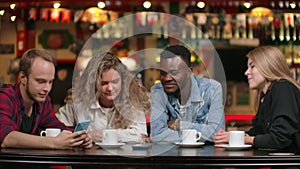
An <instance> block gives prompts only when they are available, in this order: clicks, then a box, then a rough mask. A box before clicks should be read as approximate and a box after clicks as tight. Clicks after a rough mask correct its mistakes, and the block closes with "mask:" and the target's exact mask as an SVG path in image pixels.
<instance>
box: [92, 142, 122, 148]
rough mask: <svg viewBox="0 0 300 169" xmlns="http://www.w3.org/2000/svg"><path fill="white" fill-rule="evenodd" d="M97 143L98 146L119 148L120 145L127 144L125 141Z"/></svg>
mask: <svg viewBox="0 0 300 169" xmlns="http://www.w3.org/2000/svg"><path fill="white" fill-rule="evenodd" d="M95 144H97V145H98V146H100V147H102V148H119V147H121V146H123V145H125V143H117V144H103V143H102V142H96V143H95Z"/></svg>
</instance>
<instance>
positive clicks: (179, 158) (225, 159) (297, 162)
mask: <svg viewBox="0 0 300 169" xmlns="http://www.w3.org/2000/svg"><path fill="white" fill-rule="evenodd" d="M0 150H1V152H0V165H10V164H18V165H29V164H30V165H32V164H33V165H71V166H79V167H80V168H86V167H92V168H107V167H118V168H128V167H138V168H140V167H146V168H214V167H216V168H218V167H239V168H243V167H272V166H279V167H280V166H300V155H286V154H275V155H272V154H270V153H272V152H270V151H267V150H256V149H253V148H249V149H245V150H235V151H231V150H230V151H229V150H226V149H224V148H216V147H214V146H213V145H204V146H200V147H196V148H183V147H179V146H177V145H171V144H153V145H152V147H151V148H150V149H148V150H133V149H132V145H124V146H122V147H120V148H116V149H103V148H99V147H98V146H96V145H95V146H93V148H91V149H80V148H78V149H72V150H39V149H0ZM273 153H274V152H273Z"/></svg>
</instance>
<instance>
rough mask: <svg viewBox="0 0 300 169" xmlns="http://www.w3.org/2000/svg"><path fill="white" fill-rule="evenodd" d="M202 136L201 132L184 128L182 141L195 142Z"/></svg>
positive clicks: (185, 142) (184, 142) (186, 142)
mask: <svg viewBox="0 0 300 169" xmlns="http://www.w3.org/2000/svg"><path fill="white" fill-rule="evenodd" d="M200 138H201V133H200V132H197V130H194V129H185V130H182V143H183V144H194V143H196V142H197V141H199V140H200Z"/></svg>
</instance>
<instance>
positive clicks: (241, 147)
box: [216, 144, 252, 150]
mask: <svg viewBox="0 0 300 169" xmlns="http://www.w3.org/2000/svg"><path fill="white" fill-rule="evenodd" d="M216 147H222V148H225V149H226V150H243V149H247V148H250V147H252V145H250V144H245V145H242V146H230V145H229V144H221V145H216Z"/></svg>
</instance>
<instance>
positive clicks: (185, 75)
mask: <svg viewBox="0 0 300 169" xmlns="http://www.w3.org/2000/svg"><path fill="white" fill-rule="evenodd" d="M190 57H191V53H190V52H189V50H188V49H187V48H185V47H184V46H181V45H173V46H169V47H167V48H166V49H165V50H164V51H163V52H162V53H161V54H160V69H161V70H160V80H161V82H160V83H158V84H156V85H154V86H153V87H152V88H151V94H152V110H151V141H153V142H168V143H174V142H180V141H181V137H180V136H181V134H180V131H181V130H183V129H196V130H197V131H199V132H201V141H203V142H204V141H209V142H213V135H214V134H215V133H216V132H217V131H218V130H219V129H220V128H222V129H224V128H225V120H224V107H223V104H222V88H221V85H220V83H218V82H217V81H215V80H212V79H206V78H199V77H196V76H194V75H193V74H192V72H191V69H190V67H191V62H190Z"/></svg>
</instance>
